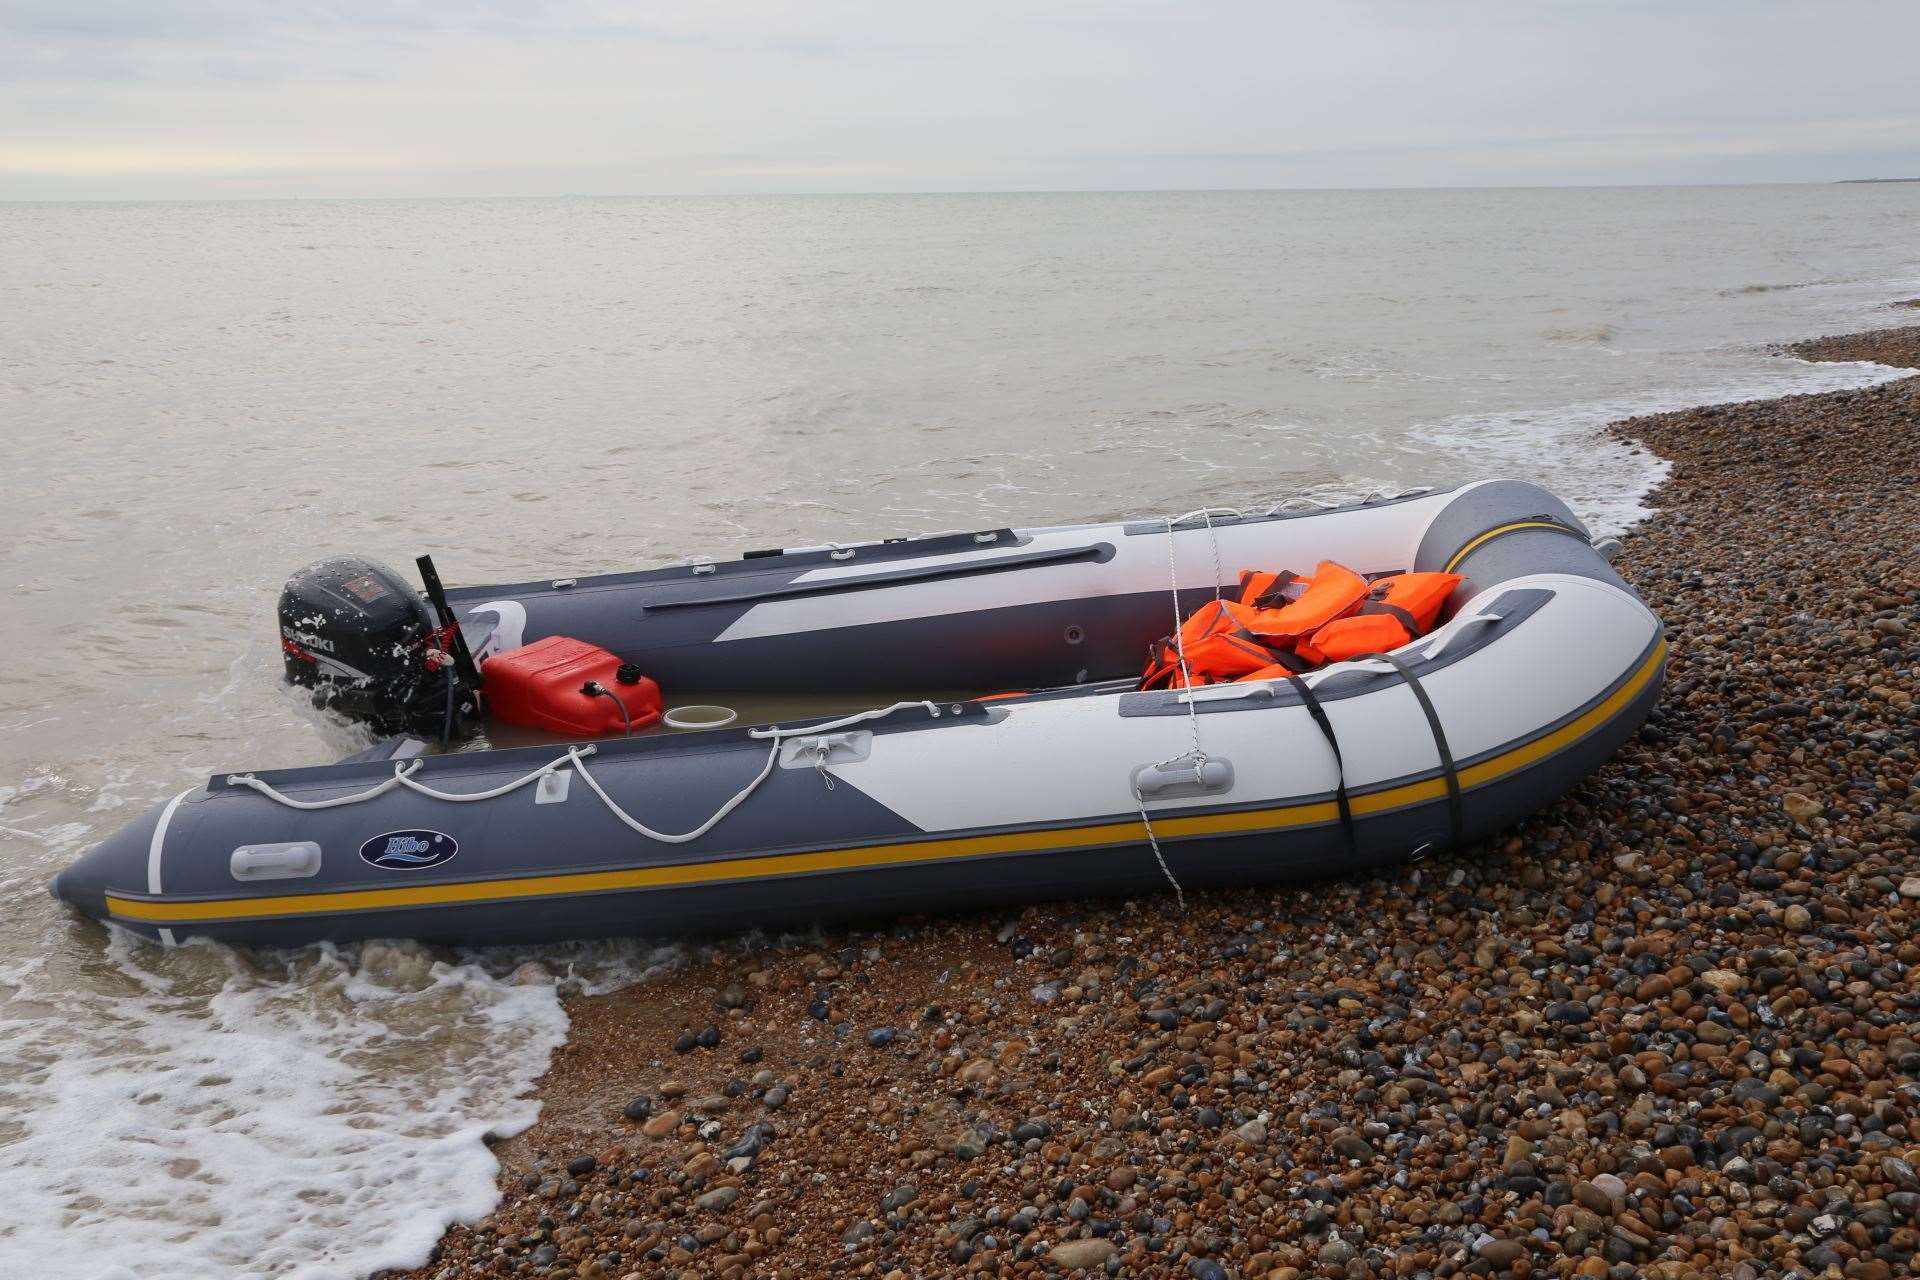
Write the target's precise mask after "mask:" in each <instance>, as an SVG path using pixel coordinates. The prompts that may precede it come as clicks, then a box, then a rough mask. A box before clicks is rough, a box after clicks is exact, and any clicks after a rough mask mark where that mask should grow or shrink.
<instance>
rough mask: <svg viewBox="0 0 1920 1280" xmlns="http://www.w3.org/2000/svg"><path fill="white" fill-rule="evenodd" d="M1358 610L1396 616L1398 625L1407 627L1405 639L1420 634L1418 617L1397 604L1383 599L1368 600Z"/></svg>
mask: <svg viewBox="0 0 1920 1280" xmlns="http://www.w3.org/2000/svg"><path fill="white" fill-rule="evenodd" d="M1360 612H1361V613H1384V614H1386V615H1387V616H1389V617H1392V618H1398V619H1399V620H1400V625H1401V626H1403V627H1405V628H1406V629H1407V639H1409V640H1411V639H1413V638H1414V637H1416V636H1418V635H1419V634H1420V623H1419V621H1418V619H1416V618H1415V617H1414V616H1413V615H1412V614H1411V613H1408V612H1407V611H1406V610H1405V609H1402V608H1401V607H1400V606H1399V605H1397V604H1388V603H1387V602H1386V601H1385V600H1369V601H1367V602H1366V603H1365V604H1363V605H1361V606H1360Z"/></svg>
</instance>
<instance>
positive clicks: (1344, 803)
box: [1287, 676, 1360, 856]
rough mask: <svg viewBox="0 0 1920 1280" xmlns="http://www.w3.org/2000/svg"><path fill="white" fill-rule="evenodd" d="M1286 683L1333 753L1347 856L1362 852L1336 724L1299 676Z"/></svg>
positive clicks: (1336, 798) (1338, 802) (1336, 790)
mask: <svg viewBox="0 0 1920 1280" xmlns="http://www.w3.org/2000/svg"><path fill="white" fill-rule="evenodd" d="M1287 683H1288V684H1290V685H1292V686H1293V687H1294V688H1295V689H1297V690H1299V691H1300V701H1302V702H1304V703H1305V704H1306V706H1307V714H1308V715H1310V716H1312V717H1313V722H1314V723H1315V724H1317V725H1319V726H1320V734H1321V736H1322V737H1324V738H1325V739H1326V740H1327V746H1328V747H1330V748H1331V749H1332V750H1333V767H1334V770H1335V781H1334V790H1333V799H1334V803H1335V804H1336V805H1338V806H1339V808H1340V835H1341V837H1342V838H1343V839H1344V840H1345V841H1346V842H1347V854H1348V855H1349V856H1352V855H1354V854H1357V853H1358V852H1359V848H1360V841H1359V837H1358V836H1357V835H1356V834H1355V832H1354V829H1353V803H1352V801H1351V800H1349V799H1348V798H1347V762H1346V761H1345V760H1344V759H1342V758H1341V755H1340V739H1339V738H1337V737H1335V736H1334V732H1333V722H1332V721H1331V720H1329V719H1327V709H1326V708H1325V707H1323V706H1321V705H1320V699H1319V698H1318V697H1316V696H1315V695H1314V692H1313V689H1312V687H1311V686H1309V685H1308V684H1307V682H1306V681H1305V680H1302V679H1301V678H1300V677H1299V676H1288V677H1287Z"/></svg>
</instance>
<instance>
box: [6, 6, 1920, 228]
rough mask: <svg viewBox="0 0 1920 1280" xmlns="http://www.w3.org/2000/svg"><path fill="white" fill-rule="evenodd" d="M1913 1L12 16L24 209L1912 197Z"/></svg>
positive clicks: (282, 10) (1915, 152)
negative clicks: (1258, 192) (1639, 192)
mask: <svg viewBox="0 0 1920 1280" xmlns="http://www.w3.org/2000/svg"><path fill="white" fill-rule="evenodd" d="M1917 52H1920V0H1803V2H1800V3H1786V2H1784V0H1530V2H1521V0H1319V2H1318V3H1291V2H1288V0H1184V2H1163V0H1024V2H1017V3H1016V2H1011V0H947V2H945V3H940V4H932V3H924V2H923V0H711V2H706V3H702V2H701V0H684V2H682V3H672V4H666V3H662V4H653V3H619V2H617V0H544V2H543V0H521V2H518V3H514V2H509V0H500V2H498V3H486V2H485V0H385V2H382V0H0V199H63V198H122V197H164V198H177V197H187V198H192V197H225V196H244V197H255V196H302V195H315V196H403V195H557V194H563V193H572V192H579V193H593V194H645V193H656V192H660V193H666V192H739V191H955V190H958V191H968V190H1060V189H1069V190H1071V189H1115V188H1122V189H1134V188H1195V187H1348V186H1459V185H1506V184H1565V183H1612V182H1747V181H1824V180H1830V179H1835V178H1845V177H1889V176H1915V175H1920V60H1917V59H1916V53H1917Z"/></svg>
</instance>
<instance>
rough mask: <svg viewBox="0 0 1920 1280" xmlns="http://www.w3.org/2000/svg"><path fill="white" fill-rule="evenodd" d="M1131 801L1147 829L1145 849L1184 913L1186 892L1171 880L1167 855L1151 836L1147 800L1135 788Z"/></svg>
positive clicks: (1154, 837)
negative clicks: (1150, 852) (1151, 856)
mask: <svg viewBox="0 0 1920 1280" xmlns="http://www.w3.org/2000/svg"><path fill="white" fill-rule="evenodd" d="M1133 799H1134V802H1135V803H1136V804H1138V805H1139V806H1140V825H1141V826H1143V827H1145V828H1146V829H1147V847H1148V848H1150V849H1152V850H1153V860H1154V861H1155V862H1157V863H1159V864H1160V874H1161V875H1163V876H1165V877H1166V878H1167V883H1168V884H1170V885H1172V886H1173V900H1174V902H1175V903H1177V904H1178V905H1179V907H1180V910H1182V911H1185V910H1186V909H1187V893H1186V890H1184V889H1182V888H1181V887H1180V882H1179V881H1178V880H1175V879H1174V878H1173V868H1171V867H1169V866H1168V865H1167V855H1166V854H1164V853H1161V852H1160V840H1159V838H1158V837H1157V836H1155V835H1154V834H1153V819H1152V818H1150V817H1148V816H1147V798H1146V797H1145V796H1143V795H1141V794H1140V788H1139V787H1137V786H1136V787H1134V789H1133Z"/></svg>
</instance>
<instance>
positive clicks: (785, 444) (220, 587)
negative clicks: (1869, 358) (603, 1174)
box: [0, 185, 1920, 1280]
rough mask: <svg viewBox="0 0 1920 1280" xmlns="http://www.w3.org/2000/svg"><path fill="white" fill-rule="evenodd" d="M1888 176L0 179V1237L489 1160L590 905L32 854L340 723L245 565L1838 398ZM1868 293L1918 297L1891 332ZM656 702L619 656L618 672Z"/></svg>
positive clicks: (175, 1214)
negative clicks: (1571, 184) (500, 940)
mask: <svg viewBox="0 0 1920 1280" xmlns="http://www.w3.org/2000/svg"><path fill="white" fill-rule="evenodd" d="M1916 232H1920V186H1897V185H1874V186H1805V187H1754V188H1637V189H1619V190H1497V191H1375V192H1293V193H1220V194H1110V195H1100V194H1094V195H1085V194H1077V195H1004V196H997V195H956V196H912V197H887V196H871V197H851V198H841V197H790V198H789V197H781V198H726V199H693V198H689V199H632V200H592V199H565V200H503V201H454V200H447V201H420V202H379V201H366V202H338V203H329V202H297V203H231V204H97V205H0V299H4V305H3V306H0V450H4V456H3V457H0V569H3V570H4V574H3V575H0V583H3V584H4V590H5V592H6V599H5V603H4V606H0V655H4V656H3V657H0V904H4V906H5V908H6V911H7V921H8V927H7V928H6V929H5V930H4V931H0V1275H7V1276H13V1275H28V1274H31V1275H35V1276H39V1277H43V1278H50V1280H51V1278H60V1277H80V1278H92V1277H100V1276H139V1277H142V1278H143V1280H148V1278H152V1280H158V1278H161V1277H168V1278H172V1277H183V1278H184V1277H202V1276H207V1277H223V1278H224V1277H242V1276H286V1275H307V1276H316V1277H317V1276H350V1275H355V1274H360V1273H364V1272H367V1271H370V1270H372V1269H375V1268H378V1267H383V1266H391V1265H401V1264H406V1263H413V1262H419V1261H421V1260H422V1259H424V1257H425V1255H426V1252H427V1250H428V1248H429V1247H430V1246H431V1243H432V1241H433V1240H434V1238H435V1236H436V1235H437V1233H438V1231H439V1230H440V1228H441V1226H442V1225H443V1224H444V1223H445V1222H446V1221H448V1220H449V1219H452V1218H455V1217H463V1218H471V1217H474V1216H477V1215H480V1214H482V1213H484V1212H486V1210H487V1209H488V1207H489V1206H490V1205H491V1203H492V1202H493V1197H494V1176H495V1168H494V1164H493V1160H492V1157H491V1156H490V1155H489V1154H488V1151H487V1148H486V1145H485V1141H484V1139H485V1136H486V1135H487V1134H489V1133H505V1132H510V1131H512V1130H513V1129H515V1128H517V1127H519V1126H523V1125H525V1124H527V1123H528V1122H529V1121H530V1120H531V1118H532V1116H533V1104H532V1103H531V1101H530V1100H529V1097H528V1087H529V1085H530V1083H531V1081H532V1080H533V1079H534V1078H535V1077H536V1076H537V1075H538V1074H539V1072H540V1071H542V1070H543V1069H544V1067H545V1065H546V1062H547V1059H548V1056H549V1054H550V1053H551V1051H552V1049H553V1048H554V1046H555V1045H556V1044H557V1043H558V1042H559V1041H560V1039H561V1037H562V1036H563V1035H564V1032H565V1018H564V1014H563V1013H562V1011H561V1009H560V1005H559V1000H558V995H557V987H558V985H559V984H560V983H563V982H567V981H575V982H578V981H588V982H593V983H598V984H602V985H604V984H608V983H613V982H618V981H623V980H627V979H629V978H633V977H636V976H640V975H644V973H645V972H646V971H647V970H648V968H649V967H650V966H652V965H655V964H659V963H670V962H671V960H672V954H673V953H671V952H659V951H655V950H654V949H653V948H651V947H650V946H648V945H647V944H645V943H639V944H628V945H626V946H621V947H612V946H598V947H575V948H555V949H550V950H547V951H543V952H515V953H500V952H493V953H488V952H478V953H454V952H446V951H433V950H428V949H425V948H420V947H416V946H410V945H405V944H401V945H391V946H388V945H379V946H367V947H359V948H349V949H342V950H322V949H313V950H307V951H301V952H295V953H290V954H246V953H240V952H235V951H232V950H228V949H225V948H221V947H214V946H207V945H194V946H188V947H184V948H180V949H178V950H173V951H162V950H160V949H158V948H155V947H150V946H147V945H145V944H143V943H138V942H134V941H131V940H129V939H127V938H125V937H119V936H114V935H112V934H110V933H109V932H108V931H106V930H104V929H101V928H100V927H98V926H94V925H89V924H84V923H81V922H78V921H76V920H75V919H73V918H72V917H70V916H69V915H68V914H67V913H66V912H64V911H63V910H62V909H60V908H59V907H57V906H56V904H55V903H53V902H52V901H51V900H50V899H49V898H48V897H47V895H46V891H45V882H46V880H47V878H48V877H49V876H50V875H52V873H53V872H54V871H55V870H57V869H58V868H59V867H60V866H61V865H63V864H64V863H65V862H67V861H68V860H69V859H71V858H72V857H74V856H75V855H77V854H78V853H80V852H81V851H82V850H84V849H85V848H86V847H87V846H88V845H89V844H90V843H91V842H92V841H94V840H97V839H99V838H100V837H102V836H104V835H105V834H107V833H109V832H111V831H112V830H114V829H115V828H117V827H118V826H119V825H120V824H122V823H124V822H126V821H128V820H130V819H131V818H132V817H134V816H135V815H136V814H138V813H139V812H140V811H141V810H142V809H143V808H145V807H146V806H148V805H150V804H152V803H154V802H155V801H157V800H161V799H164V798H165V797H167V796H169V795H172V794H174V793H175V792H177V791H179V790H180V789H181V788H183V787H185V786H189V785H192V784H193V783H194V782H196V781H197V780H199V779H201V778H203V777H204V776H206V775H207V774H208V773H210V772H212V771H215V770H221V769H232V768H236V767H254V766H273V765H290V764H296V763H308V762H315V761H323V760H328V759H332V758H334V757H336V756H337V755H339V754H342V753H344V752H345V751H348V750H351V749H353V748H354V747H356V746H357V745H358V741H359V740H358V739H357V738H356V737H355V736H354V734H353V732H352V731H350V730H347V729H345V728H343V727H341V726H338V725H333V724H329V723H327V722H325V721H322V720H319V719H317V718H316V717H315V716H314V715H313V714H311V713H310V712H309V711H308V710H307V709H306V708H305V707H304V706H303V705H302V703H301V701H300V700H299V699H298V698H297V697H294V696H291V695H289V694H288V693H286V692H285V691H283V690H282V689H281V688H280V686H279V684H278V680H277V677H278V672H279V667H280V658H279V649H278V645H277V643H276V641H275V636H274V628H273V618H272V610H273V604H274V597H275V595H276V593H277V591H278V588H279V585H280V582H281V581H282V579H283V578H284V576H285V575H286V573H287V572H288V571H289V570H291V569H293V568H295V567H297V566H299V565H300V564H302V563H304V562H306V561H308V560H311V559H314V558H316V557H319V556H321V555H324V554H328V553H332V552H340V551H356V552H362V553H367V554H371V555H374V556H376V557H380V558H382V559H385V560H388V561H389V562H392V563H395V564H399V565H405V564H407V563H408V561H409V559H410V557H412V556H413V555H415V554H417V553H419V552H422V551H430V552H432V553H433V554H434V556H435V558H436V560H437V562H438V564H439V566H440V569H441V572H442V573H443V574H444V575H445V576H446V578H447V580H448V581H450V582H462V581H489V580H496V581H497V580H501V579H510V578H514V577H516V576H529V577H536V576H557V575H561V574H567V575H572V574H583V573H591V572H596V571H602V570H613V569H621V568H628V567H633V566H639V565H645V564H648V563H655V562H661V561H666V560H673V559H679V558H683V557H686V556H691V555H724V554H729V553H736V552H738V551H740V550H742V549H745V548H752V547H767V546H776V545H781V544H798V543H815V542H820V541H823V540H827V539H851V538H860V537H872V536H879V535H896V534H905V533H913V532H921V531H931V530H941V529H954V528H975V529H977V528H989V527H994V526H999V525H1008V524H1013V525H1018V524H1023V523H1039V522H1059V521H1074V520H1090V519H1100V518H1105V517H1111V516H1118V515H1151V514H1161V513H1178V512H1183V511H1186V510H1190V509H1192V508H1195V507H1199V506H1203V505H1243V504H1249V503H1254V502H1264V501H1269V500H1272V499H1276V498H1280V497H1285V496H1288V495H1291V494H1296V493H1303V492H1311V493H1322V494H1352V493H1360V492H1364V491H1367V490H1369V489H1373V488H1378V487H1397V486H1405V485H1414V484H1430V483H1444V482H1448V481H1455V480H1465V479H1472V478H1476V477H1483V476H1490V475H1513V476H1519V477H1522V478H1525V479H1530V480H1535V481H1539V482H1541V483H1543V484H1546V485H1548V486H1550V487H1552V488H1554V489H1556V490H1558V491H1559V492H1561V493H1562V494H1564V495H1565V496H1566V497H1567V498H1568V499H1569V500H1570V501H1571V502H1572V503H1573V505H1574V506H1575V507H1576V508H1577V509H1579V510H1580V511H1581V512H1582V513H1583V514H1584V515H1586V516H1587V517H1589V518H1590V519H1591V520H1592V521H1593V522H1594V523H1595V524H1596V525H1597V526H1598V527H1600V528H1601V529H1604V530H1609V531H1611V530H1618V529H1621V528H1623V527H1625V526H1627V525H1628V524H1630V523H1631V522H1632V520H1633V519H1634V518H1635V517H1636V516H1637V515H1638V514H1639V513H1640V511H1641V503H1642V500H1643V498H1644V497H1645V495H1646V493H1647V491H1648V488H1649V486H1650V485H1651V484H1652V483H1653V482H1654V481H1656V480H1657V478H1658V476H1659V474H1660V464H1659V462H1658V460H1657V459H1654V458H1652V457H1650V456H1648V455H1646V454H1644V453H1641V452H1638V451H1636V450H1633V449H1631V448H1629V447H1627V446H1625V445H1622V444H1619V443H1617V442H1614V441H1611V440H1609V439H1607V438H1606V437H1605V436H1603V435H1602V434H1601V433H1600V432H1599V430H1598V428H1599V427H1600V426H1601V425H1602V424H1603V423H1605V422H1606V421H1608V420H1610V419H1612V418H1616V417H1619V416H1622V415H1624V414H1628V413H1631V412H1636V411H1641V410H1647V409H1654V408H1663V407H1676V406H1680V405H1685V404H1691V403H1698V402H1702V401H1706V400H1718V399H1738V398H1750V397H1756V396H1765V395H1775V394H1782V393H1787V392H1795V391H1814V390H1824V389H1829V388H1835V387H1843V386H1857V385H1863V384H1866V383H1870V382H1873V381H1878V380H1882V379H1884V378H1886V377H1889V376H1892V374H1891V371H1888V370H1884V369H1880V368H1877V367H1875V366H1860V365H1809V364H1804V363H1801V362H1798V361H1795V360H1792V359H1789V358H1786V357H1783V356H1781V355H1778V354H1775V353H1774V352H1773V351H1772V350H1771V349H1770V345H1769V344H1771V343H1773V342H1775V341H1778V340H1785V339H1792V338H1796V337H1801V336H1805V335H1809V334H1814V333H1821V332H1835V331H1845V330H1850V329H1857V328H1863V327H1868V326H1871V325H1875V324H1883V323H1889V322H1893V321H1894V320H1896V319H1897V318H1898V317H1899V316H1900V315H1901V314H1903V313H1895V312H1888V311H1887V310H1885V309H1884V304H1885V303H1887V302H1888V301H1890V300H1893V299H1896V298H1902V297H1910V296H1913V295H1914V294H1917V293H1920V254H1917V253H1916V250H1915V248H1914V246H1915V245H1916V244H1920V235H1917V234H1916ZM1914 318H1915V319H1916V320H1920V316H1915V317H1914ZM669 693H671V691H669Z"/></svg>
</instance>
